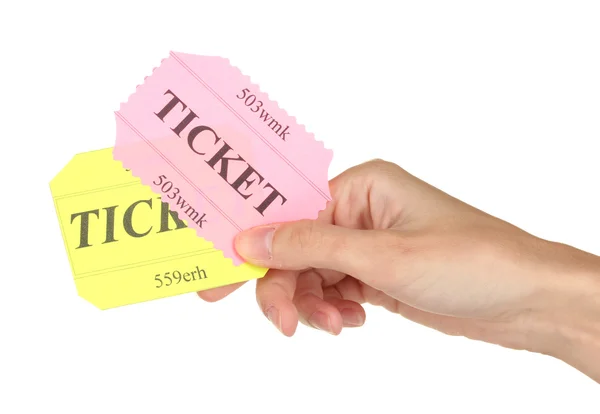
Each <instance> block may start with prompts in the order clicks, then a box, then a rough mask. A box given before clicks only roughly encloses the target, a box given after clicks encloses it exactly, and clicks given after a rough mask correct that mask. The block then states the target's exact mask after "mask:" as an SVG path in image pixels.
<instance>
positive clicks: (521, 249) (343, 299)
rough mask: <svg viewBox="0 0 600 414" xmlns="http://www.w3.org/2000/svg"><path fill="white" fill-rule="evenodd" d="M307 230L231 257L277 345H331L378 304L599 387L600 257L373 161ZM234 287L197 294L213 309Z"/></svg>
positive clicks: (277, 227)
mask: <svg viewBox="0 0 600 414" xmlns="http://www.w3.org/2000/svg"><path fill="white" fill-rule="evenodd" d="M330 190H331V196H332V201H331V202H330V203H328V205H327V208H326V209H325V210H323V211H322V212H321V213H320V214H319V218H318V219H317V220H314V221H312V220H302V221H298V222H292V223H281V224H273V225H268V226H261V227H256V228H253V229H250V230H247V231H245V232H242V233H240V234H239V235H238V237H237V239H236V249H237V251H238V253H239V254H240V255H241V256H242V257H244V259H245V260H247V261H248V262H250V263H253V264H256V265H259V266H264V267H268V268H270V270H269V272H268V273H267V275H266V276H265V277H264V278H262V279H259V280H258V281H257V285H256V297H257V301H258V304H259V306H260V308H261V310H262V311H263V313H264V314H265V316H266V317H267V318H268V319H269V320H270V321H271V322H272V323H273V324H274V325H275V326H276V327H277V328H278V329H279V330H280V331H281V332H282V333H283V334H284V335H286V336H292V335H293V334H294V332H295V331H296V327H297V325H298V322H302V323H303V324H305V325H307V326H311V327H314V328H317V329H320V330H323V331H326V332H329V333H331V334H333V335H338V334H339V333H340V332H341V331H342V329H344V328H350V327H359V326H362V325H363V324H364V322H365V318H366V315H365V310H364V308H363V306H362V304H365V303H369V304H372V305H376V306H382V307H384V308H385V309H387V310H389V311H391V312H395V313H398V314H400V315H402V316H404V317H405V318H408V319H410V320H412V321H414V322H417V323H419V324H422V325H425V326H428V327H431V328H433V329H436V330H438V331H440V332H443V333H445V334H449V335H461V336H464V337H467V338H471V339H475V340H481V341H485V342H489V343H493V344H498V345H501V346H504V347H507V348H513V349H526V350H529V351H531V352H537V353H542V354H546V355H550V356H553V357H555V358H558V359H561V360H563V361H564V362H566V363H567V364H569V365H571V366H573V367H574V368H576V369H578V370H580V371H581V372H583V373H585V374H586V375H588V376H589V377H590V378H592V379H593V380H595V381H597V382H600V258H599V257H597V256H594V255H592V254H589V253H586V252H583V251H581V250H577V249H575V248H573V247H570V246H567V245H563V244H559V243H554V242H550V241H547V240H542V239H540V238H537V237H535V236H533V235H531V234H528V233H526V232H524V231H523V230H521V229H519V228H517V227H515V226H513V225H511V224H509V223H506V222H504V221H502V220H500V219H498V218H496V217H492V216H490V215H488V214H486V213H484V212H482V211H480V210H477V209H475V208H473V207H471V206H469V205H467V204H465V203H463V202H462V201H460V200H457V199H455V198H453V197H451V196H449V195H448V194H445V193H444V192H442V191H440V190H438V189H436V188H434V187H432V186H430V185H429V184H427V183H425V182H423V181H421V180H419V179H418V178H416V177H414V176H412V175H410V174H409V173H408V172H406V171H405V170H403V169H402V168H400V167H399V166H397V165H395V164H392V163H388V162H385V161H381V160H375V161H370V162H367V163H365V164H361V165H358V166H356V167H353V168H350V169H349V170H347V171H345V172H344V173H342V174H340V175H339V176H338V177H336V178H334V179H333V180H331V182H330ZM239 286H240V284H236V285H231V286H225V287H221V288H218V289H212V290H209V291H204V292H199V293H198V294H199V296H200V297H201V298H203V299H204V300H207V301H217V300H220V299H222V298H224V297H225V296H227V295H228V294H230V293H231V292H233V291H234V290H235V289H237V288H239Z"/></svg>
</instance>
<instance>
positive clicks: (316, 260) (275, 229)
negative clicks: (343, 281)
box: [235, 220, 394, 278]
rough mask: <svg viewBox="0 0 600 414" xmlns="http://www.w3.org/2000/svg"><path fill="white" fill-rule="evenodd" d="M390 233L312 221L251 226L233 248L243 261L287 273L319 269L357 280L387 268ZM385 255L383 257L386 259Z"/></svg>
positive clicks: (237, 239) (391, 244)
mask: <svg viewBox="0 0 600 414" xmlns="http://www.w3.org/2000/svg"><path fill="white" fill-rule="evenodd" d="M390 236H393V235H391V233H390V232H387V231H382V230H356V229H349V228H345V227H340V226H335V225H332V224H326V223H322V222H318V221H313V220H301V221H296V222H289V223H280V224H273V225H265V226H259V227H254V228H251V229H249V230H246V231H244V232H241V233H240V234H238V236H237V237H236V240H235V247H236V250H237V252H238V254H239V255H240V256H242V257H243V258H244V259H245V260H246V261H248V262H250V263H252V264H254V265H257V266H262V267H269V268H274V269H287V270H302V269H306V268H311V267H313V268H323V269H331V270H337V271H339V272H342V273H345V274H350V275H352V276H354V277H357V278H360V277H361V276H365V275H373V274H377V273H378V269H376V268H377V267H380V266H381V265H385V266H387V265H389V264H390V262H392V259H393V257H390V256H393V255H394V253H393V252H391V250H392V248H393V247H392V246H393V245H394V243H393V242H392V243H391V240H390ZM386 256H387V257H386Z"/></svg>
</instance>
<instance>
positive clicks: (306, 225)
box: [289, 220, 323, 251]
mask: <svg viewBox="0 0 600 414" xmlns="http://www.w3.org/2000/svg"><path fill="white" fill-rule="evenodd" d="M289 239H290V242H291V244H292V245H293V246H297V247H298V248H299V249H300V250H302V251H304V250H313V249H315V248H319V247H320V246H321V245H322V239H323V235H322V233H321V232H320V231H319V230H318V228H317V225H316V222H314V221H311V220H303V221H301V222H300V223H299V225H297V226H293V227H292V228H291V231H290V233H289Z"/></svg>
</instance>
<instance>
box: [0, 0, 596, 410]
mask: <svg viewBox="0 0 600 414" xmlns="http://www.w3.org/2000/svg"><path fill="white" fill-rule="evenodd" d="M92 4H93V5H92ZM599 22H600V6H599V3H598V2H597V1H562V2H561V1H549V0H544V1H523V0H521V1H507V0H504V1H495V2H490V1H487V2H484V1H418V2H416V1H411V2H409V1H394V2H392V1H388V2H382V1H379V2H377V1H368V2H350V1H344V2H341V1H340V2H333V1H329V2H325V1H321V2H309V1H302V2H300V1H296V2H284V1H278V2H275V1H273V2H263V1H246V2H242V1H240V2H238V3H233V2H228V1H216V0H215V1H212V2H205V1H187V2H183V1H174V0H163V1H161V2H150V1H144V2H142V1H140V2H132V1H102V2H84V1H71V2H66V1H38V2H16V1H14V2H2V6H0V34H1V37H0V44H1V48H2V50H1V53H0V61H1V65H0V73H1V77H0V94H1V95H0V96H1V99H0V106H1V107H0V109H1V110H0V117H1V118H0V119H1V122H0V132H1V134H2V149H1V150H0V157H1V158H0V159H1V161H2V163H1V165H0V168H1V169H2V184H1V187H0V188H2V190H3V192H2V195H3V200H2V203H1V207H0V208H1V209H2V212H1V221H2V230H1V233H0V237H2V245H3V250H2V253H0V256H1V257H2V262H1V263H2V268H1V273H0V274H1V279H0V351H1V352H0V381H1V383H2V384H1V386H0V412H2V413H22V412H23V413H24V412H28V413H46V412H60V413H150V412H152V413H154V412H157V413H211V414H213V413H221V412H228V413H244V412H260V413H287V412H319V413H344V412H350V413H358V412H368V413H372V414H376V413H389V412H406V413H442V412H451V413H458V412H460V413H478V414H479V413H507V412H511V413H533V412H535V413H542V412H551V413H565V412H569V413H598V410H599V408H600V388H599V386H598V385H597V384H595V383H593V382H592V381H591V380H590V379H588V378H587V377H585V376H584V375H583V374H580V373H579V372H577V371H575V370H574V369H572V368H570V367H568V366H566V365H565V364H563V363H562V362H560V361H557V360H553V359H551V358H549V357H545V356H541V355H535V354H531V353H528V352H517V351H511V350H505V349H502V348H500V347H497V346H493V345H487V344H484V343H478V342H471V341H468V340H466V339H463V338H452V337H446V336H444V335H442V334H438V333H436V332H434V331H431V330H429V329H426V328H422V327H420V326H417V325H415V324H413V323H411V322H408V321H405V320H403V319H402V318H400V317H399V316H395V315H390V314H387V313H386V312H384V311H382V310H379V309H375V308H368V309H367V311H368V313H367V323H366V325H365V326H364V327H363V328H361V329H356V330H346V331H344V332H343V333H342V335H341V336H339V337H333V336H330V335H327V334H325V333H322V332H318V331H312V330H309V329H307V328H304V327H303V326H302V327H300V329H299V330H298V332H297V334H296V336H295V337H293V338H291V339H289V338H284V337H283V336H281V335H280V334H279V333H278V332H277V331H276V329H275V328H273V327H272V326H271V325H270V324H269V322H268V321H267V320H266V319H265V318H264V317H263V315H262V314H261V313H260V312H259V310H258V307H257V306H256V304H255V300H254V292H253V288H254V286H253V284H248V285H247V286H246V287H245V288H244V289H242V290H240V291H238V292H236V293H235V294H233V295H232V296H231V297H230V298H228V299H227V300H225V301H223V302H220V303H216V304H209V303H204V302H202V301H201V300H199V299H198V298H197V297H196V296H195V294H189V295H183V296H178V297H174V298H169V299H164V300H159V301H154V302H149V303H144V304H140V305H133V306H128V307H124V308H120V309H114V310H110V311H98V310H96V309H95V308H94V307H93V306H91V305H89V304H88V303H86V302H85V301H84V300H83V299H80V298H79V297H78V296H77V294H76V291H75V288H74V284H73V282H72V279H71V277H72V276H71V274H70V267H69V263H68V260H67V256H66V254H65V251H64V247H63V242H62V238H61V234H60V230H59V227H58V223H57V220H56V215H55V212H54V208H53V204H52V198H51V195H50V191H49V187H48V183H49V181H50V180H51V179H52V177H53V176H54V175H55V174H56V173H58V171H59V170H60V169H61V168H62V167H63V166H64V165H65V164H66V163H67V162H68V161H69V160H70V159H71V157H72V156H73V155H74V154H76V153H79V152H86V151H90V150H95V149H100V148H106V147H110V146H112V145H113V142H114V131H115V121H114V115H113V111H114V110H116V109H117V108H118V105H119V103H120V102H121V101H124V100H126V99H127V97H128V95H129V94H130V93H132V92H133V91H134V89H135V86H136V85H137V84H139V83H141V82H142V81H143V78H144V76H146V75H148V74H149V73H150V72H151V70H152V68H153V67H155V66H156V65H158V64H159V63H160V61H161V59H163V58H164V57H167V56H168V52H169V50H174V51H181V52H187V53H197V54H207V55H220V56H225V57H228V58H229V59H231V61H232V62H233V63H234V64H235V65H237V66H239V67H240V68H241V69H242V71H243V72H244V73H246V74H248V75H250V76H251V77H252V79H253V81H254V82H257V83H258V84H259V85H260V86H261V88H262V89H263V90H264V91H266V92H268V93H269V95H270V97H271V98H273V99H276V100H277V101H278V102H279V103H280V105H281V106H282V107H283V108H285V109H286V110H287V111H288V112H289V113H290V114H292V115H295V116H296V117H297V118H298V120H299V121H300V122H302V123H304V124H305V125H307V127H308V129H309V130H311V131H312V132H314V133H315V134H316V136H317V137H318V138H319V139H322V140H324V141H325V143H326V145H327V146H328V147H330V148H332V149H333V150H334V151H335V155H334V160H333V163H332V165H331V168H330V176H331V177H333V176H334V175H336V174H338V173H339V172H341V171H343V170H344V169H346V168H348V167H350V166H352V165H353V164H356V163H359V162H362V161H365V160H368V159H371V158H375V157H379V158H385V159H388V160H391V161H394V162H397V163H399V164H400V165H402V166H403V167H404V168H406V169H407V170H408V171H410V172H411V173H413V174H415V175H417V176H418V177H420V178H422V179H424V180H426V181H428V182H430V183H432V184H433V185H435V186H438V187H440V188H441V189H443V190H445V191H446V192H448V193H450V194H452V195H454V196H456V197H458V198H461V199H463V200H465V201H466V202H468V203H471V204H473V205H475V206H477V207H479V208H481V209H483V210H485V211H488V212H489V213H492V214H494V215H497V216H499V217H501V218H503V219H506V220H508V221H510V222H512V223H514V224H516V225H518V226H521V227H522V228H524V229H525V230H527V231H530V232H532V233H534V234H536V235H539V236H542V237H545V238H549V239H552V240H558V241H562V242H565V243H569V244H572V245H574V246H576V247H579V248H582V249H585V250H588V251H591V252H593V253H596V254H600V247H598V246H599V245H598V233H599V232H600V219H599V217H598V212H599V211H600V199H599V198H598V195H597V194H598V191H599V177H600V163H599V162H598V145H597V143H598V139H599V135H600V122H599V119H600V57H599V56H600V24H599Z"/></svg>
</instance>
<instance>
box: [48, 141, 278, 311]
mask: <svg viewBox="0 0 600 414" xmlns="http://www.w3.org/2000/svg"><path fill="white" fill-rule="evenodd" d="M50 190H51V192H52V197H53V198H54V205H55V208H56V213H57V215H58V220H59V222H60V227H61V231H62V235H63V239H64V243H65V247H66V249H67V254H68V256H69V261H70V263H71V269H72V272H73V278H74V280H75V286H76V287H77V292H78V293H79V296H81V297H82V298H84V299H86V300H87V301H89V302H91V303H92V304H94V305H95V306H97V307H98V308H100V309H108V308H114V307H117V306H122V305H127V304H132V303H137V302H143V301H147V300H152V299H158V298H163V297H167V296H174V295H179V294H182V293H188V292H196V291H201V290H206V289H211V288H215V287H219V286H225V285H229V284H232V283H236V282H242V281H247V280H251V279H257V278H260V277H262V276H264V274H265V273H266V271H267V269H266V268H261V267H256V266H252V265H250V264H248V263H243V264H241V265H239V266H235V265H234V264H233V263H232V261H231V260H230V259H229V258H225V257H224V256H223V253H222V252H221V251H220V250H216V249H214V248H213V245H212V243H210V242H208V241H206V240H204V239H202V238H200V237H198V236H197V235H196V232H195V230H194V229H191V228H189V227H187V225H186V223H185V221H184V220H182V219H180V218H179V217H178V216H177V213H176V212H173V211H171V210H170V209H169V205H168V203H166V202H164V201H162V200H161V198H160V197H159V196H158V195H156V194H155V193H154V192H152V190H151V189H150V188H149V187H148V186H145V185H143V184H141V182H140V179H139V178H136V177H133V176H132V175H131V172H130V171H128V170H125V169H124V168H123V167H122V165H121V163H120V162H117V161H115V160H114V159H113V156H112V148H108V149H104V150H99V151H92V152H87V153H83V154H77V155H76V156H75V157H73V159H72V160H71V161H70V162H69V163H68V164H67V165H66V166H65V167H64V168H63V169H62V171H61V172H60V173H58V175H57V176H56V177H54V179H53V180H52V181H51V182H50Z"/></svg>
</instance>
